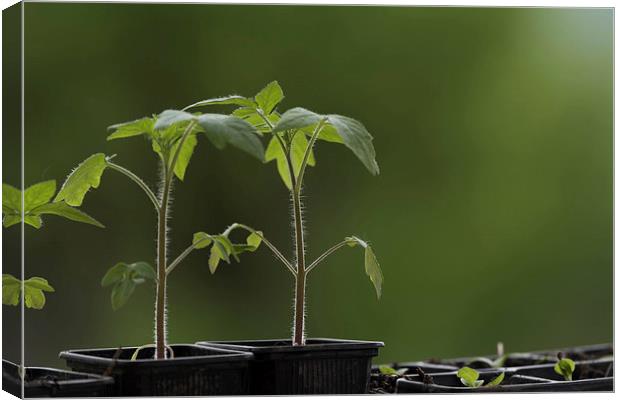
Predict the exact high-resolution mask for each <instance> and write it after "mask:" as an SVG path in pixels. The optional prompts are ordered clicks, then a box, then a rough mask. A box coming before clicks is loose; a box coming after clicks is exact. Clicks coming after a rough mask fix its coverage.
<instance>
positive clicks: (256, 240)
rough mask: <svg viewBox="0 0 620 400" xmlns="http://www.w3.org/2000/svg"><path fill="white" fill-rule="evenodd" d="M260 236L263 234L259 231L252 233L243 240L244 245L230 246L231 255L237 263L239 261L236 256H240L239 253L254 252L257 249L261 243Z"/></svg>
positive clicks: (235, 244) (234, 244)
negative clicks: (231, 248)
mask: <svg viewBox="0 0 620 400" xmlns="http://www.w3.org/2000/svg"><path fill="white" fill-rule="evenodd" d="M262 234H263V233H262V232H261V231H256V232H252V233H250V234H249V235H248V237H247V238H246V239H245V244H241V243H233V245H232V247H233V253H232V254H233V255H234V256H235V259H237V261H239V258H238V257H237V256H238V255H239V254H241V253H244V252H246V251H249V252H253V251H256V249H258V248H259V247H260V244H261V243H262V241H263V240H262V238H261V236H260V235H262Z"/></svg>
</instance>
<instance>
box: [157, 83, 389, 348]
mask: <svg viewBox="0 0 620 400" xmlns="http://www.w3.org/2000/svg"><path fill="white" fill-rule="evenodd" d="M283 99H284V93H283V91H282V88H281V87H280V85H279V84H278V82H275V81H274V82H271V83H269V84H268V85H267V86H266V87H265V88H263V89H262V90H261V91H260V92H259V93H258V94H257V95H256V96H254V98H246V97H242V96H237V95H235V96H228V97H221V98H217V99H209V100H203V101H200V102H197V103H194V104H192V105H190V106H188V107H186V108H185V109H183V110H182V111H172V110H171V111H170V114H169V116H170V118H174V119H185V118H187V119H189V118H191V115H192V114H189V112H188V110H194V109H196V108H198V107H204V106H211V105H217V104H230V105H235V106H237V107H238V108H237V109H235V110H234V112H233V113H232V116H233V117H238V118H242V119H243V120H244V121H246V122H247V123H249V124H251V125H252V126H253V127H254V128H255V129H256V130H257V131H258V132H259V133H260V134H262V135H264V136H266V137H267V138H268V139H269V143H268V145H267V149H266V150H265V153H264V157H265V161H266V162H269V161H275V162H276V166H277V170H278V173H279V174H280V177H281V179H282V181H283V183H284V185H285V186H286V188H287V189H288V190H289V192H290V197H291V201H292V205H293V213H292V219H293V226H294V244H295V259H294V261H289V260H287V259H286V258H285V257H284V256H282V253H281V252H280V251H279V250H277V248H276V247H275V246H273V245H272V244H271V243H268V242H267V241H266V240H265V239H264V238H263V241H264V242H265V245H266V246H267V247H269V248H270V249H271V250H272V251H273V252H274V254H275V255H276V257H277V258H278V259H279V260H280V261H282V263H283V264H284V266H285V267H286V268H287V270H288V271H289V272H290V273H291V274H292V275H293V277H294V279H295V305H294V317H293V335H292V336H293V337H292V343H293V345H296V346H299V345H304V344H305V337H306V336H305V325H304V318H305V300H306V280H307V276H308V274H309V273H310V272H311V271H312V270H313V269H314V268H316V267H317V265H318V264H319V263H321V262H322V261H323V260H325V259H326V258H327V257H328V256H329V255H331V254H332V253H334V252H335V251H337V250H338V249H341V248H343V247H347V246H348V247H356V246H359V247H361V248H363V249H364V252H365V256H364V259H365V268H366V273H367V274H368V275H369V277H370V280H371V281H372V283H373V284H374V286H375V290H376V293H377V297H378V298H379V297H380V296H381V285H382V282H383V275H382V272H381V269H380V267H379V263H378V262H377V258H376V257H375V254H374V252H373V250H372V247H371V246H370V245H369V244H368V243H367V242H365V241H363V240H361V239H359V238H357V237H355V236H350V237H346V238H344V240H342V241H341V242H339V243H337V244H335V245H334V246H332V247H331V248H329V249H328V250H326V251H325V252H324V253H323V254H322V255H320V256H319V257H318V258H317V259H316V260H315V261H313V262H311V263H307V262H306V241H305V238H304V221H303V218H302V199H301V191H302V187H303V180H304V174H305V172H306V168H307V167H308V166H315V165H316V159H315V157H314V145H315V144H316V143H317V141H322V142H328V143H338V144H343V145H345V146H346V147H347V148H349V149H350V150H351V151H352V152H353V153H354V154H355V155H356V156H357V157H358V158H359V159H360V161H361V162H362V163H363V164H364V166H365V167H366V168H367V169H368V170H369V171H370V173H371V174H372V175H377V174H379V166H378V164H377V162H376V160H375V149H374V147H373V145H372V136H371V135H370V133H368V131H367V130H366V128H365V127H364V125H362V124H361V123H360V122H358V121H356V120H354V119H352V118H349V117H345V116H342V115H337V114H326V115H321V114H317V113H314V112H312V111H309V110H306V109H304V108H301V107H296V108H292V109H290V110H288V111H286V112H285V113H283V114H280V113H279V112H278V111H277V110H276V107H277V106H278V105H279V104H280V103H281V101H282V100H283ZM241 228H243V229H246V228H247V227H241ZM246 230H247V229H246ZM250 232H252V231H251V230H250Z"/></svg>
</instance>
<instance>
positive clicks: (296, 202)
mask: <svg viewBox="0 0 620 400" xmlns="http://www.w3.org/2000/svg"><path fill="white" fill-rule="evenodd" d="M292 197H293V221H294V223H295V253H296V256H297V275H296V277H295V315H294V320H293V346H303V345H305V344H306V338H305V329H304V317H305V311H306V267H305V263H306V259H305V257H306V255H305V242H304V227H303V220H302V216H301V198H300V195H299V192H298V191H297V190H293V191H292Z"/></svg>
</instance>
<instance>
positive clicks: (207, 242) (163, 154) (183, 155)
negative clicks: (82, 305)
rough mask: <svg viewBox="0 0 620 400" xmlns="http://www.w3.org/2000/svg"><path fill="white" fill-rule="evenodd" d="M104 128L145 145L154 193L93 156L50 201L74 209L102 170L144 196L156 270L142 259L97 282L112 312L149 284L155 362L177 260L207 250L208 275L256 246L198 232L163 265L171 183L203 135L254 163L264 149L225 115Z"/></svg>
mask: <svg viewBox="0 0 620 400" xmlns="http://www.w3.org/2000/svg"><path fill="white" fill-rule="evenodd" d="M109 129H110V130H111V134H110V135H109V136H108V140H116V139H125V138H130V137H135V136H146V138H147V139H148V140H149V141H150V143H151V147H152V150H153V151H154V152H155V154H156V156H157V158H158V161H159V164H160V169H161V180H160V183H159V191H158V193H159V195H155V192H154V191H153V190H152V189H151V188H150V186H149V185H147V184H146V183H145V182H144V181H143V180H142V179H141V178H140V177H138V176H137V175H136V174H134V173H133V172H131V171H130V170H129V169H127V168H126V167H124V166H121V165H119V164H117V163H116V162H115V161H113V158H114V156H106V155H105V154H103V153H97V154H93V155H92V156H90V157H88V158H87V159H86V160H85V161H83V162H82V163H81V164H80V165H79V166H78V167H77V168H76V169H75V170H74V171H73V172H72V173H71V175H69V176H68V177H67V180H66V181H65V184H64V185H63V187H62V189H61V190H60V192H59V193H58V195H57V197H56V200H57V201H58V200H64V201H65V202H66V203H67V204H69V205H72V206H79V205H80V204H81V203H82V201H83V199H84V196H85V195H86V193H87V192H88V191H89V190H90V189H91V188H98V187H99V184H100V181H101V177H102V175H103V172H104V171H105V170H107V169H111V170H113V171H116V172H118V173H120V174H122V175H124V176H125V177H127V178H128V179H130V180H131V181H132V182H134V183H135V184H136V185H137V186H138V187H139V188H140V189H141V190H142V191H143V192H144V194H145V195H146V197H147V199H148V201H149V202H150V203H151V205H152V206H153V208H154V210H155V214H156V215H157V249H156V253H157V257H156V264H157V266H156V268H155V269H153V267H152V266H151V265H150V264H149V263H147V262H143V261H139V262H133V263H126V262H119V263H117V264H116V265H114V266H113V267H112V268H110V269H109V270H108V272H107V273H106V274H105V276H104V277H103V279H102V281H101V284H102V286H111V287H112V293H111V302H112V308H113V309H115V310H116V309H118V308H120V307H122V306H123V305H124V304H126V302H127V301H128V299H129V298H130V296H131V295H132V294H133V292H134V290H135V288H136V286H138V285H140V284H142V283H144V282H147V281H149V282H154V283H155V287H156V297H155V340H154V341H155V344H154V346H155V358H156V359H164V358H166V357H167V352H166V348H169V346H168V345H167V326H166V307H167V304H166V302H167V296H166V288H167V279H168V276H169V275H170V273H172V272H173V271H174V270H175V269H176V268H178V265H179V264H180V263H181V261H183V259H185V257H187V256H188V255H189V254H190V253H191V252H192V251H193V250H195V249H203V248H207V247H209V246H211V255H210V257H209V268H210V270H211V272H212V273H213V272H215V269H216V268H217V266H218V264H219V262H220V260H224V261H226V262H230V258H231V257H232V258H234V259H237V260H238V255H239V254H240V253H242V252H244V251H254V250H255V249H256V247H257V246H258V243H260V242H258V243H257V242H256V240H255V237H254V236H252V235H250V236H252V237H251V238H250V237H248V242H250V241H251V242H252V243H251V244H249V243H243V244H234V243H232V241H231V240H230V239H229V238H228V235H229V233H230V232H231V231H229V230H227V232H224V233H221V234H216V235H210V234H207V233H204V232H198V233H196V234H195V235H194V238H193V241H192V243H191V245H190V246H189V247H188V248H187V249H186V250H185V251H183V252H182V253H181V254H180V255H179V256H178V257H177V258H176V259H174V260H173V261H172V262H170V263H168V254H167V248H166V245H167V243H168V237H167V235H168V220H169V218H168V217H169V215H168V210H169V207H170V204H171V192H172V186H173V182H174V181H175V179H178V180H180V181H183V179H184V177H185V172H186V169H187V166H188V164H189V162H190V160H191V157H192V155H193V152H194V148H195V147H196V145H197V143H198V139H197V137H198V136H199V135H204V136H206V137H207V139H208V140H209V141H210V142H211V143H213V144H214V145H215V147H217V148H218V149H222V148H224V147H225V146H226V145H227V144H230V145H232V146H235V147H238V148H240V149H241V150H244V151H245V152H247V153H249V154H251V155H253V156H255V157H257V158H258V159H260V160H262V159H263V152H264V150H263V146H262V144H261V142H260V140H259V139H258V137H257V134H256V131H255V129H254V127H253V126H252V125H250V124H249V123H247V122H246V121H244V120H243V119H241V118H238V117H235V116H229V115H221V114H189V113H182V114H179V113H175V112H173V111H171V110H167V111H164V112H162V113H161V114H160V115H157V116H152V117H144V118H140V119H137V120H135V121H131V122H126V123H121V124H116V125H113V126H111V127H110V128H109ZM168 353H169V352H168Z"/></svg>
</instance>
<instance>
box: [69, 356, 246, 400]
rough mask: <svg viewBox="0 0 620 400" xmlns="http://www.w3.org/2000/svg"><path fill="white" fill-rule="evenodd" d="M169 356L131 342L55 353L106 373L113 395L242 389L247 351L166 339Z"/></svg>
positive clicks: (241, 391) (216, 392)
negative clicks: (173, 342) (170, 342)
mask: <svg viewBox="0 0 620 400" xmlns="http://www.w3.org/2000/svg"><path fill="white" fill-rule="evenodd" d="M171 347H172V350H173V352H174V358H169V359H165V360H156V359H154V358H153V357H154V349H153V348H146V349H143V350H141V351H140V353H139V356H138V358H137V359H136V360H131V356H132V354H133V353H134V351H135V349H136V347H124V348H122V349H121V350H120V352H119V349H115V348H107V349H88V350H68V351H63V352H62V353H60V358H63V359H65V361H66V363H67V366H68V367H69V368H71V369H72V370H74V371H80V372H87V373H96V374H109V375H111V376H112V377H114V395H117V396H219V395H244V394H248V361H249V360H250V359H252V354H251V353H247V352H239V351H234V350H226V349H222V348H213V347H205V346H196V345H191V344H179V345H172V346H171Z"/></svg>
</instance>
